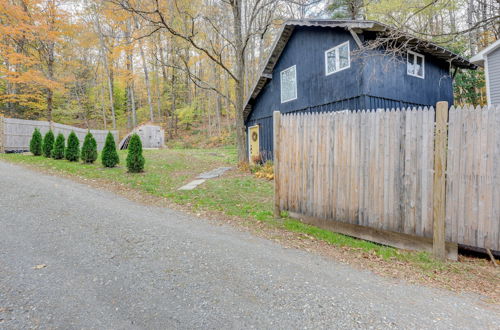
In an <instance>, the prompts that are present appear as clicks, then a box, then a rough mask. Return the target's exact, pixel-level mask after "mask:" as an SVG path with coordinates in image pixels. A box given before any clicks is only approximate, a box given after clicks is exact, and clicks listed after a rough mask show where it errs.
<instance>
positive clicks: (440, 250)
mask: <svg viewBox="0 0 500 330" xmlns="http://www.w3.org/2000/svg"><path fill="white" fill-rule="evenodd" d="M447 141H448V102H438V103H437V105H436V127H435V140H434V183H433V195H434V203H433V241H432V251H433V254H434V257H435V258H436V259H439V260H445V259H446V242H445V234H446V232H445V217H446V154H447V145H448V143H447Z"/></svg>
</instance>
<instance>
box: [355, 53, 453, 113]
mask: <svg viewBox="0 0 500 330" xmlns="http://www.w3.org/2000/svg"><path fill="white" fill-rule="evenodd" d="M374 53H375V52H370V54H363V55H361V56H362V57H363V62H364V63H365V65H364V70H365V71H364V74H363V76H364V79H363V83H364V86H363V93H364V94H366V95H370V96H374V97H380V98H386V99H392V100H401V101H404V102H408V103H415V104H424V105H428V106H429V105H435V104H436V103H437V102H439V101H448V102H449V103H450V104H453V85H452V80H451V77H450V74H449V64H448V63H446V62H445V61H442V60H439V59H436V58H434V57H432V56H429V55H425V79H422V78H419V77H414V76H411V75H408V74H407V73H406V57H405V58H400V57H396V56H393V55H385V54H384V53H382V52H378V53H375V54H374Z"/></svg>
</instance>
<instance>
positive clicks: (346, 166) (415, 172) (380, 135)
mask: <svg viewBox="0 0 500 330" xmlns="http://www.w3.org/2000/svg"><path fill="white" fill-rule="evenodd" d="M433 116H434V110H433V109H423V110H422V109H420V110H415V111H402V110H394V111H361V112H353V113H349V112H342V113H325V114H301V115H284V116H282V122H281V126H280V135H281V138H280V141H284V142H283V143H281V144H280V147H279V149H278V152H279V153H280V155H281V161H280V162H279V165H278V171H279V173H280V178H281V180H280V182H279V188H278V189H279V192H280V196H279V197H280V205H281V207H282V208H284V209H287V210H289V211H292V212H297V213H301V214H304V215H310V216H314V217H323V218H324V217H326V218H334V219H336V220H337V221H341V222H345V223H351V224H356V225H364V226H369V227H372V228H376V229H383V230H391V231H396V232H403V233H406V234H412V235H419V236H425V237H432V213H431V212H432V202H431V201H432V189H431V183H432V164H433V163H432V161H433V153H432V148H429V146H431V145H432V144H433V130H434V126H433V125H434V124H433ZM402 119H404V120H403V121H402ZM401 122H403V124H401ZM300 127H303V128H300ZM424 136H425V138H424ZM429 194H431V196H429ZM401 197H402V198H401Z"/></svg>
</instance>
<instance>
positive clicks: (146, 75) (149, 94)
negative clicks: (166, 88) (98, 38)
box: [134, 17, 155, 122]
mask: <svg viewBox="0 0 500 330" xmlns="http://www.w3.org/2000/svg"><path fill="white" fill-rule="evenodd" d="M134 19H135V28H136V29H139V23H138V21H137V17H135V18H134ZM139 52H140V54H141V60H142V67H143V69H144V80H145V82H146V91H147V93H148V105H149V119H150V120H151V121H152V122H154V121H155V118H154V117H155V116H154V111H153V102H152V100H151V83H150V81H149V71H148V66H147V63H146V56H145V55H144V48H143V47H142V39H139Z"/></svg>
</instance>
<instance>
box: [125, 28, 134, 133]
mask: <svg viewBox="0 0 500 330" xmlns="http://www.w3.org/2000/svg"><path fill="white" fill-rule="evenodd" d="M131 31H132V25H131V23H130V20H128V21H127V30H126V31H125V38H126V39H127V42H128V43H129V45H128V47H127V51H126V53H127V71H128V72H129V73H130V78H129V79H128V80H127V103H128V104H127V106H129V107H130V112H131V116H132V128H134V127H136V126H137V111H136V109H135V93H134V56H133V49H132V48H131V47H132V38H131Z"/></svg>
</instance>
